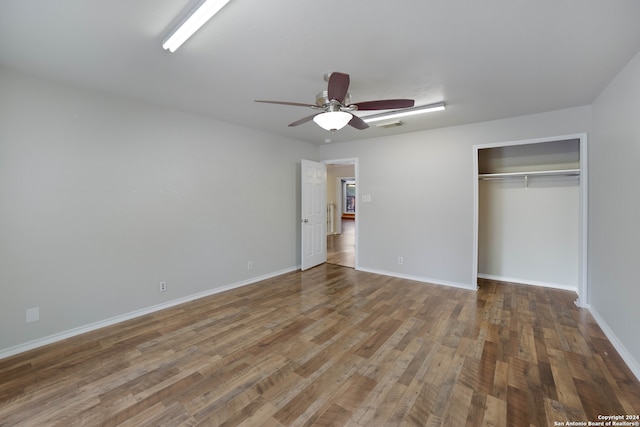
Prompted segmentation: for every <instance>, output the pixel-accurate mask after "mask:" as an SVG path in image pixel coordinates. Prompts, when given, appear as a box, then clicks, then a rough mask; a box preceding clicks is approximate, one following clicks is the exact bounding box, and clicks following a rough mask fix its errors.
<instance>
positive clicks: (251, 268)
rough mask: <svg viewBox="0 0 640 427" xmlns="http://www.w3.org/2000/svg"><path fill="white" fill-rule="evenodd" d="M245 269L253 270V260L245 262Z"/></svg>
mask: <svg viewBox="0 0 640 427" xmlns="http://www.w3.org/2000/svg"><path fill="white" fill-rule="evenodd" d="M247 270H253V261H249V262H247Z"/></svg>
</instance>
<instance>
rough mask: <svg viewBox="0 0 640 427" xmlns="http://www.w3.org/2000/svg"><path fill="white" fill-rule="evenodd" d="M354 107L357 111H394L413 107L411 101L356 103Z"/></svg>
mask: <svg viewBox="0 0 640 427" xmlns="http://www.w3.org/2000/svg"><path fill="white" fill-rule="evenodd" d="M352 105H356V106H357V107H358V110H360V111H367V110H395V109H397V108H409V107H413V106H414V105H415V101H414V100H413V99H383V100H380V101H368V102H358V103H357V104H352Z"/></svg>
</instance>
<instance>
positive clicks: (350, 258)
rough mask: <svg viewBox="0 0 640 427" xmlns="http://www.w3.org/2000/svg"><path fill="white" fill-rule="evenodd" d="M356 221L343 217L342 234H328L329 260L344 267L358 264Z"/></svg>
mask: <svg viewBox="0 0 640 427" xmlns="http://www.w3.org/2000/svg"><path fill="white" fill-rule="evenodd" d="M355 244H356V221H355V219H345V218H343V219H342V234H332V235H329V236H327V262H328V263H329V264H336V265H341V266H343V267H351V268H355V266H356V248H355Z"/></svg>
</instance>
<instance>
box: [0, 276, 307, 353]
mask: <svg viewBox="0 0 640 427" xmlns="http://www.w3.org/2000/svg"><path fill="white" fill-rule="evenodd" d="M299 269H300V266H295V267H289V268H286V269H283V270H280V271H275V272H273V273H268V274H265V275H262V276H257V277H252V278H250V279H248V280H243V281H240V282H235V283H231V284H228V285H224V286H221V287H219V288H214V289H210V290H207V291H204V292H199V293H197V294H193V295H188V296H186V297H182V298H178V299H175V300H171V301H168V302H165V303H162V304H157V305H154V306H151V307H146V308H142V309H140V310H135V311H132V312H130V313H125V314H122V315H119V316H115V317H111V318H109V319H105V320H101V321H99V322H95V323H90V324H88V325H84V326H80V327H77V328H73V329H69V330H67V331H63V332H59V333H57V334H53V335H49V336H46V337H44V338H39V339H37V340H33V341H29V342H26V343H24V344H19V345H16V346H14V347H9V348H7V349H4V350H0V360H1V359H4V358H6V357H10V356H14V355H16V354H19V353H23V352H25V351H29V350H33V349H35V348H38V347H42V346H45V345H48V344H53V343H55V342H57V341H62V340H64V339H67V338H71V337H74V336H77V335H80V334H84V333H86V332H91V331H95V330H96V329H100V328H104V327H106V326H111V325H115V324H116V323H120V322H124V321H126V320H131V319H135V318H136V317H140V316H144V315H146V314H151V313H155V312H156V311H160V310H164V309H166V308H170V307H174V306H176V305H180V304H184V303H185V302H190V301H194V300H197V299H200V298H204V297H208V296H211V295H215V294H219V293H221V292H225V291H230V290H232V289H236V288H240V287H242V286H247V285H251V284H253V283H256V282H260V281H262V280H266V279H271V278H272V277H276V276H280V275H282V274H286V273H290V272H292V271H297V270H299Z"/></svg>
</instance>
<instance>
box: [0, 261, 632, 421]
mask: <svg viewBox="0 0 640 427" xmlns="http://www.w3.org/2000/svg"><path fill="white" fill-rule="evenodd" d="M574 299H575V294H572V293H570V292H566V291H558V290H552V289H548V288H539V287H532V286H524V285H514V284H504V283H497V282H490V281H485V282H483V283H482V284H481V288H480V290H479V291H478V292H474V291H466V290H461V289H455V288H448V287H445V286H435V285H429V284H424V283H417V282H411V281H408V280H403V279H397V278H391V277H385V276H378V275H375V274H370V273H365V272H360V271H356V270H354V269H351V268H344V267H340V266H336V265H331V264H324V265H321V266H319V267H316V268H314V269H311V270H309V271H305V272H293V273H289V274H286V275H284V276H280V277H276V278H273V279H269V280H266V281H263V282H260V283H257V284H254V285H250V286H246V287H243V288H239V289H236V290H233V291H229V292H225V293H222V294H218V295H214V296H211V297H207V298H203V299H200V300H197V301H194V302H190V303H187V304H183V305H180V306H177V307H174V308H170V309H167V310H164V311H161V312H157V313H154V314H150V315H147V316H144V317H140V318H137V319H133V320H131V321H127V322H124V323H121V324H119V325H115V326H112V327H108V328H104V329H101V330H98V331H94V332H91V333H88V334H85V335H82V336H79V337H74V338H71V339H68V340H66V341H64V342H60V343H56V344H52V345H49V346H47V347H43V348H40V349H36V350H33V351H30V352H27V353H23V354H21V355H16V356H13V357H10V358H7V359H4V360H0V425H2V426H16V425H24V426H49V425H53V426H65V427H68V426H97V425H100V426H115V425H126V426H144V425H151V426H160V425H167V426H181V425H182V426H194V425H212V426H213V425H228V426H235V425H246V426H257V425H265V426H283V425H284V426H293V425H318V426H342V425H348V426H395V425H415V426H439V425H448V426H482V425H485V426H486V425H493V426H553V425H554V422H565V423H566V422H567V421H573V422H575V421H597V420H598V415H625V414H628V415H634V414H640V384H639V383H638V381H637V380H636V379H635V378H634V377H633V375H632V373H631V372H630V371H629V369H628V368H627V367H626V366H625V365H624V363H623V362H622V360H621V359H620V357H619V356H618V354H617V353H616V351H615V350H614V348H613V347H612V345H611V344H610V343H609V341H608V340H607V339H606V338H605V336H604V335H603V333H602V331H601V330H600V329H599V327H598V326H597V325H596V323H595V322H594V320H593V319H592V317H591V316H590V314H589V313H588V312H587V311H585V310H583V309H579V308H577V307H576V306H575V305H574V303H573V301H574ZM555 425H559V424H555Z"/></svg>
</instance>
